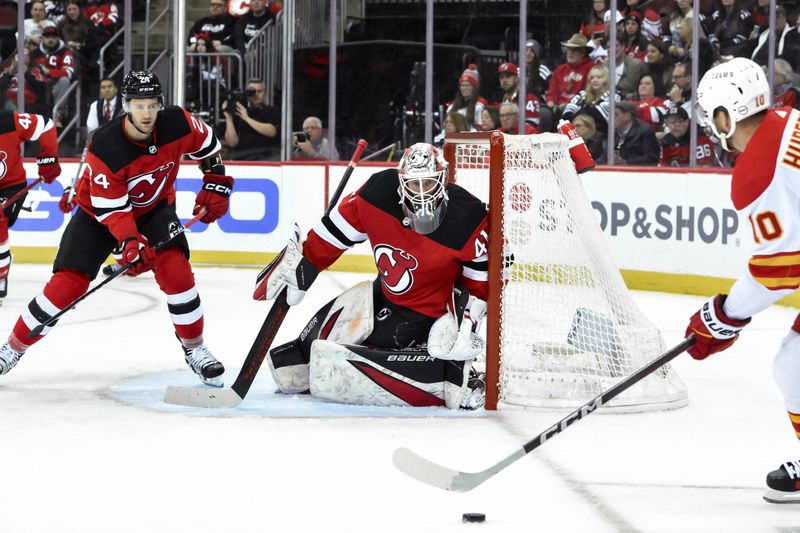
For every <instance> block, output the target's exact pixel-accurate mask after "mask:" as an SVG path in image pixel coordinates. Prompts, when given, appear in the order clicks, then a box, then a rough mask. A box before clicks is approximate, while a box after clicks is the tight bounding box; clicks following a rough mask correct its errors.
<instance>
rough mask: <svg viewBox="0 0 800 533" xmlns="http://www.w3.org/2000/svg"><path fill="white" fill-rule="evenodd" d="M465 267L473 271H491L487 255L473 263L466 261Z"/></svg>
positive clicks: (474, 260)
mask: <svg viewBox="0 0 800 533" xmlns="http://www.w3.org/2000/svg"><path fill="white" fill-rule="evenodd" d="M463 266H465V267H467V268H471V269H472V270H480V271H482V272H488V271H489V261H487V257H486V256H485V255H484V256H481V257H479V258H477V259H473V260H472V261H465V262H464V263H463Z"/></svg>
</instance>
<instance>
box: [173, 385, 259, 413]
mask: <svg viewBox="0 0 800 533" xmlns="http://www.w3.org/2000/svg"><path fill="white" fill-rule="evenodd" d="M243 399H244V398H242V397H241V396H239V395H238V394H236V391H234V390H233V389H227V388H226V389H210V388H207V387H176V386H174V385H170V386H169V387H167V392H166V393H165V394H164V402H166V403H170V404H173V405H185V406H187V407H217V408H220V409H225V408H230V407H236V406H237V405H239V404H240V403H242V400H243Z"/></svg>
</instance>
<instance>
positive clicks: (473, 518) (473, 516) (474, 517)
mask: <svg viewBox="0 0 800 533" xmlns="http://www.w3.org/2000/svg"><path fill="white" fill-rule="evenodd" d="M461 520H462V521H463V522H485V521H486V515H485V514H483V513H464V514H462V515H461Z"/></svg>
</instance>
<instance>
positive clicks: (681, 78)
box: [667, 62, 692, 113]
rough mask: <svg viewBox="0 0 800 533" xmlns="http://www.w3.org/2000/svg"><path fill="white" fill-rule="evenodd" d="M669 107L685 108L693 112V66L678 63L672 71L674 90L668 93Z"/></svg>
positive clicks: (687, 63)
mask: <svg viewBox="0 0 800 533" xmlns="http://www.w3.org/2000/svg"><path fill="white" fill-rule="evenodd" d="M667 96H668V97H669V99H668V100H667V107H670V108H671V107H678V106H680V107H683V108H684V109H685V110H686V112H687V113H690V112H691V111H692V102H691V100H692V64H691V63H689V62H686V63H678V64H677V65H675V68H673V69H672V88H671V89H670V90H669V93H667Z"/></svg>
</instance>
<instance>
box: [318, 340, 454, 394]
mask: <svg viewBox="0 0 800 533" xmlns="http://www.w3.org/2000/svg"><path fill="white" fill-rule="evenodd" d="M309 371H310V374H309V386H310V389H311V394H313V395H315V396H318V397H320V398H324V399H327V400H331V401H335V402H341V403H349V404H357V405H376V406H409V405H410V406H414V407H430V406H445V405H446V406H447V407H451V408H458V407H459V405H460V404H461V399H462V397H463V391H464V388H465V385H466V375H467V374H468V370H467V371H466V372H465V364H464V362H463V361H443V360H441V359H436V358H435V357H433V356H431V355H430V354H428V353H427V351H425V350H380V349H374V348H367V347H365V346H358V345H345V344H339V343H336V342H331V341H326V340H317V341H314V343H313V344H312V345H311V362H310V366H309Z"/></svg>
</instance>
